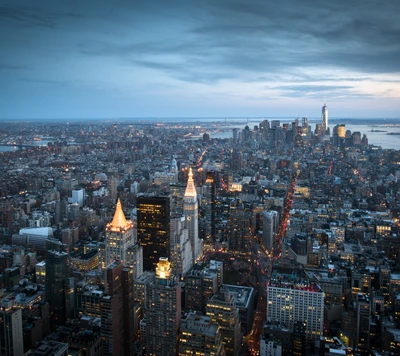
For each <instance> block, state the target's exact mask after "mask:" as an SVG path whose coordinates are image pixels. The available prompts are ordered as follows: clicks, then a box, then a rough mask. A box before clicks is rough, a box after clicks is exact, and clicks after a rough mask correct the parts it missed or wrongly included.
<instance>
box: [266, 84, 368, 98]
mask: <svg viewBox="0 0 400 356" xmlns="http://www.w3.org/2000/svg"><path fill="white" fill-rule="evenodd" d="M267 89H273V90H279V91H280V92H282V95H283V96H284V97H292V98H302V97H305V98H317V99H320V100H322V99H323V98H324V97H328V98H330V99H345V98H353V99H354V98H359V99H362V98H371V95H370V94H366V93H361V92H359V91H358V90H357V87H355V86H351V85H307V84H304V85H281V86H274V87H268V88H267Z"/></svg>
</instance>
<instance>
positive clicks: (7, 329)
mask: <svg viewBox="0 0 400 356" xmlns="http://www.w3.org/2000/svg"><path fill="white" fill-rule="evenodd" d="M23 354H24V335H23V330H22V309H13V308H11V302H10V306H6V307H5V306H4V305H2V310H1V311H0V355H5V356H22V355H23Z"/></svg>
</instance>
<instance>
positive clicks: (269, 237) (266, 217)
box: [262, 210, 279, 251]
mask: <svg viewBox="0 0 400 356" xmlns="http://www.w3.org/2000/svg"><path fill="white" fill-rule="evenodd" d="M262 218H263V235H262V241H263V245H264V246H265V247H266V248H267V249H268V250H269V251H271V250H272V248H273V246H274V238H275V234H276V233H277V232H278V227H279V215H278V212H276V211H274V210H271V211H268V210H265V211H264V212H263V214H262Z"/></svg>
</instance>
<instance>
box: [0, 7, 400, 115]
mask: <svg viewBox="0 0 400 356" xmlns="http://www.w3.org/2000/svg"><path fill="white" fill-rule="evenodd" d="M399 14H400V1H399V0H384V1H380V0H379V1H378V0H376V1H372V0H335V1H333V0H330V1H325V0H280V1H278V0H274V1H272V0H238V1H234V0H230V1H223V0H200V1H197V0H183V1H178V0H177V1H169V0H159V1H158V0H129V1H128V0H113V1H110V0H68V1H56V0H25V1H22V0H12V1H3V0H0V33H1V36H0V51H1V52H0V53H1V56H0V118H2V119H5V118H11V119H14V118H121V117H274V116H279V117H297V116H308V117H318V116H320V113H321V107H322V105H323V103H324V101H325V100H326V103H327V105H328V108H329V113H330V116H331V117H378V118H379V117H382V118H383V117H387V118H393V117H396V118H399V117H400V20H399Z"/></svg>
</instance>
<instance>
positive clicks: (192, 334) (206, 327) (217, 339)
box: [179, 312, 225, 356]
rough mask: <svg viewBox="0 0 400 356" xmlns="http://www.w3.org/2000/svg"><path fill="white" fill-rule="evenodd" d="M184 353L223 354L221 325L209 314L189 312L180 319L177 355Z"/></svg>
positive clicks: (181, 355)
mask: <svg viewBox="0 0 400 356" xmlns="http://www.w3.org/2000/svg"><path fill="white" fill-rule="evenodd" d="M185 355H207V356H209V355H210V356H211V355H219V356H223V355H225V349H224V345H223V343H222V336H221V327H220V326H219V325H218V324H217V323H213V322H212V321H211V318H210V317H209V316H203V315H200V314H199V315H198V314H196V312H189V313H188V314H187V315H186V318H185V319H184V320H182V324H181V334H180V337H179V356H185Z"/></svg>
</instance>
